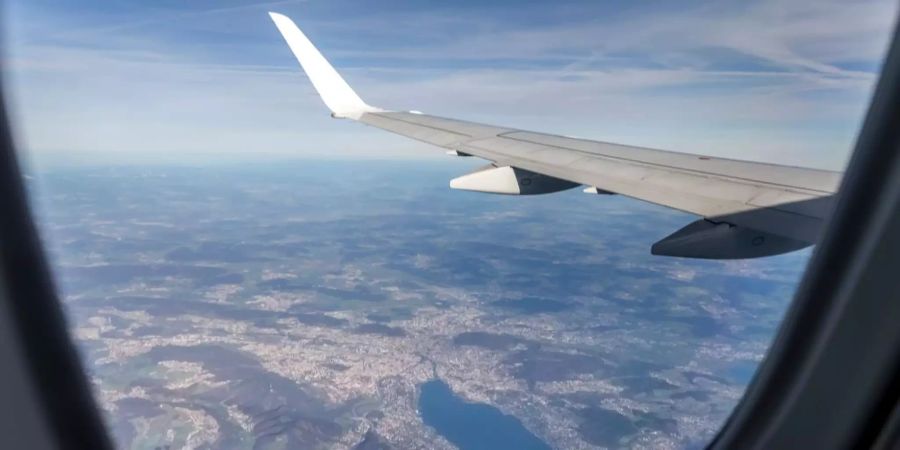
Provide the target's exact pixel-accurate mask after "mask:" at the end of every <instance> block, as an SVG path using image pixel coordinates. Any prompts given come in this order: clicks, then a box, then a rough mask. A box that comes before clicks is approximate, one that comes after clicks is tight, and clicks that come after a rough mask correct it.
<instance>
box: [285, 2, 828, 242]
mask: <svg viewBox="0 0 900 450" xmlns="http://www.w3.org/2000/svg"><path fill="white" fill-rule="evenodd" d="M269 14H270V16H271V17H272V20H273V21H274V22H275V25H276V26H277V27H278V29H279V31H280V32H281V34H282V35H283V36H284V38H285V40H286V41H287V43H288V45H289V46H290V48H291V50H292V51H293V53H294V56H296V57H297V60H298V61H299V62H300V65H301V66H302V67H303V70H304V71H305V72H306V74H307V76H308V77H309V79H310V80H311V81H312V83H313V85H314V86H315V88H316V90H317V91H318V93H319V95H320V96H321V97H322V100H323V101H324V102H325V104H326V106H328V108H329V109H331V111H332V116H333V117H336V118H347V119H352V120H356V121H359V122H362V123H364V124H367V125H371V126H374V127H377V128H381V129H384V130H387V131H390V132H393V133H396V134H399V135H402V136H406V137H409V138H412V139H416V140H419V141H422V142H426V143H429V144H433V145H436V146H438V147H443V148H445V149H448V150H449V151H448V153H451V154H454V155H458V156H476V157H479V158H483V159H486V160H488V161H491V164H489V165H488V166H485V167H482V168H480V169H478V170H476V171H475V172H473V173H470V174H467V175H463V176H461V177H459V178H456V179H454V180H452V181H451V182H450V187H451V188H454V189H464V190H470V191H479V192H489V193H498V194H510V195H530V194H543V193H550V192H557V191H560V190H564V189H570V188H574V187H577V186H580V185H585V186H588V188H587V189H585V192H591V193H596V194H621V195H625V196H628V197H632V198H636V199H639V200H644V201H647V202H651V203H655V204H658V205H662V206H667V207H670V208H674V209H678V210H681V211H685V212H689V213H693V214H696V215H698V216H701V218H700V219H698V220H697V221H695V222H692V223H690V224H688V225H687V226H685V227H684V228H682V229H680V230H678V231H676V232H674V233H673V234H671V235H669V236H667V237H665V238H663V239H662V240H660V241H659V242H657V243H655V244H654V245H653V246H652V248H651V251H652V253H653V254H656V255H667V256H680V257H691V258H706V259H737V258H754V257H760V256H769V255H776V254H780V253H785V252H789V251H793V250H797V249H800V248H803V247H807V246H809V245H812V244H814V243H815V242H816V240H817V238H818V236H819V234H820V232H821V229H822V226H823V223H824V221H825V219H826V218H827V217H828V214H829V212H830V210H831V208H832V205H833V203H834V197H835V193H836V192H837V189H838V186H839V184H840V181H841V177H842V174H841V173H839V172H832V171H826V170H817V169H808V168H801V167H791V166H782V165H776V164H765V163H759V162H750V161H740V160H733V159H724V158H716V157H711V156H703V155H695V154H687V153H677V152H670V151H664V150H655V149H649V148H642V147H633V146H628V145H620V144H613V143H608V142H598V141H591V140H586V139H576V138H571V137H565V136H557V135H553V134H544V133H536V132H531V131H524V130H518V129H514V128H506V127H498V126H493V125H485V124H480V123H473V122H466V121H462V120H456V119H448V118H443V117H437V116H431V115H427V114H422V113H419V112H417V111H407V112H403V111H388V110H384V109H381V108H377V107H374V106H370V105H368V104H366V103H365V102H364V101H363V100H362V99H361V98H360V97H359V96H358V95H356V93H355V92H354V91H353V89H352V88H350V86H349V85H348V84H347V83H346V82H345V81H344V79H343V78H341V76H340V75H339V74H338V73H337V72H336V71H335V70H334V68H333V67H332V66H331V64H329V63H328V61H327V60H326V59H325V58H324V57H323V56H322V54H321V53H319V51H318V50H317V49H316V48H315V46H313V44H312V43H311V42H310V41H309V39H308V38H307V37H306V36H305V35H304V34H303V32H302V31H300V29H299V28H297V26H296V25H295V24H294V22H293V21H291V19H289V18H287V17H285V16H283V15H281V14H277V13H269Z"/></svg>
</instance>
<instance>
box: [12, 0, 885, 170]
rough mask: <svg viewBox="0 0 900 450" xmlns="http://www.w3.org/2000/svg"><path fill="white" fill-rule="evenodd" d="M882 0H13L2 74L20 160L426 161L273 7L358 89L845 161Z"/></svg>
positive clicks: (427, 104)
mask: <svg viewBox="0 0 900 450" xmlns="http://www.w3.org/2000/svg"><path fill="white" fill-rule="evenodd" d="M896 9H897V4H896V2H894V1H891V0H861V1H849V0H815V1H793V0H763V1H758V2H745V1H709V2H707V1H696V0H688V1H679V2H672V1H663V0H660V1H641V0H637V1H629V2H623V1H608V2H601V1H553V2H533V1H498V2H482V1H470V0H464V1H452V2H451V1H440V2H426V1H405V2H399V1H393V0H383V1H346V0H308V1H295V0H286V1H271V2H249V1H238V0H224V1H210V0H191V1H186V0H180V1H178V0H160V1H154V2H141V1H138V0H118V1H106V2H103V1H97V0H83V1H79V2H71V1H67V0H11V1H8V2H7V3H6V8H5V11H4V13H3V19H4V21H5V24H4V27H3V29H4V30H5V44H6V47H5V49H4V50H3V51H4V53H3V60H2V76H3V81H4V86H5V88H6V90H7V92H8V95H7V97H8V98H7V103H8V106H9V107H10V108H11V111H12V112H13V126H14V132H15V134H16V138H17V142H18V144H19V146H20V148H23V149H24V150H25V154H26V160H27V161H28V162H29V164H32V165H35V166H39V167H44V166H46V167H50V166H60V165H61V166H65V165H79V164H106V163H111V164H123V163H125V164H160V163H171V162H186V163H189V164H195V165H196V164H200V165H202V164H213V163H220V162H232V161H237V162H242V161H270V160H271V161H278V160H282V159H292V158H316V159H332V158H337V159H340V158H367V159H429V158H442V157H446V156H445V155H444V154H443V152H442V151H441V150H440V149H437V148H432V147H429V146H427V145H425V144H422V143H418V142H415V141H411V140H408V139H405V138H402V137H398V136H393V135H390V134H389V133H386V132H383V131H380V130H377V129H374V128H369V127H365V126H363V125H361V124H355V123H350V122H348V121H346V120H335V119H332V118H330V117H329V114H328V110H327V109H326V108H325V106H324V105H323V104H322V102H321V101H320V100H319V98H318V97H317V96H316V94H315V91H314V90H313V89H312V87H311V85H310V84H309V82H308V80H307V79H306V77H305V75H303V73H302V72H301V71H300V69H299V66H298V64H297V62H296V60H295V59H294V58H293V56H292V55H291V53H290V51H289V49H288V47H287V45H286V44H285V43H284V41H283V39H282V38H281V36H280V35H279V34H278V31H277V30H276V29H275V27H274V25H273V24H272V23H271V21H270V19H269V17H268V15H267V14H266V12H267V11H276V12H280V13H283V14H285V15H288V16H289V17H291V18H293V19H294V21H295V22H296V23H297V24H298V25H299V26H300V28H301V29H303V30H304V31H305V32H306V34H307V35H308V36H309V37H310V39H311V40H312V41H313V42H314V43H315V44H316V45H317V46H318V47H319V49H320V50H321V51H322V53H323V54H324V55H325V56H326V58H329V59H330V60H331V62H332V63H333V64H334V65H335V67H336V68H337V69H338V71H340V72H341V73H342V74H343V76H344V78H346V79H347V81H348V82H349V84H350V85H351V86H353V87H354V89H355V90H356V91H357V93H358V94H359V95H360V96H361V97H362V98H363V99H364V100H365V101H366V102H367V103H369V104H372V105H376V106H379V107H382V108H386V109H394V110H410V109H414V110H419V111H423V112H426V113H429V114H435V115H440V116H447V117H454V118H459V119H466V120H474V121H479V122H485V123H491V124H496V125H502V126H509V127H515V128H521V129H527V130H533V131H543V132H548V133H554V134H563V135H569V136H577V137H584V138H589V139H597V140H604V141H612V142H619V143H623V144H631V145H641V146H648V147H653V148H662V149H667V150H675V151H685V152H693V153H704V154H710V155H714V156H723V157H731V158H738V159H748V160H757V161H769V162H776V163H783V164H791V165H801V166H811V167H820V168H826V169H834V170H841V169H842V168H843V166H844V164H845V163H846V160H847V158H848V155H849V151H850V149H851V148H852V145H853V142H854V140H855V137H856V133H857V132H858V128H859V125H860V123H861V121H862V118H863V115H864V113H865V109H866V105H867V103H868V100H869V97H870V95H871V92H872V90H873V88H874V84H875V82H876V81H877V76H878V71H879V68H880V65H881V61H882V58H883V55H884V53H885V51H886V45H887V41H888V37H889V34H890V31H891V29H892V27H893V22H894V19H895V17H896V15H897V10H896Z"/></svg>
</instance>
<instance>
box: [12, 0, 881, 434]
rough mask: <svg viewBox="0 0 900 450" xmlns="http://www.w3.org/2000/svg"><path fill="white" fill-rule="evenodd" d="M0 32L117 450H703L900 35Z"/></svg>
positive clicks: (401, 25) (245, 13) (546, 6)
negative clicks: (892, 40)
mask: <svg viewBox="0 0 900 450" xmlns="http://www.w3.org/2000/svg"><path fill="white" fill-rule="evenodd" d="M5 6H6V9H5V11H4V21H5V26H6V33H5V48H4V59H3V64H2V67H3V77H4V80H3V81H4V89H5V91H6V92H7V97H8V99H7V100H8V103H9V104H8V105H7V107H8V108H9V111H10V113H11V114H10V115H11V120H12V125H13V127H14V131H15V135H16V138H17V144H18V147H19V148H20V151H21V155H20V157H21V159H22V162H23V164H24V166H25V173H26V174H27V175H26V184H27V187H28V189H29V193H30V195H31V200H32V203H33V206H34V209H35V214H36V216H37V217H36V219H37V223H38V225H39V228H40V230H41V232H42V238H43V240H44V242H45V245H46V249H47V251H48V253H49V256H50V260H51V262H52V265H53V270H54V274H55V278H56V282H57V287H58V289H59V291H60V295H61V298H62V301H63V304H64V307H65V309H66V311H67V314H68V318H69V327H70V329H71V335H72V337H73V338H74V340H75V341H76V343H77V346H78V348H79V351H80V355H81V357H82V360H83V364H84V367H85V370H86V371H87V373H88V375H89V378H90V380H91V382H92V388H93V392H94V395H95V398H96V400H97V403H98V405H99V406H100V407H101V409H102V411H103V414H104V419H105V423H106V424H107V426H108V429H109V432H110V434H111V436H112V437H113V439H114V440H115V442H116V444H117V446H119V447H120V448H159V449H163V448H173V449H174V448H223V449H232V448H234V449H243V448H263V449H275V448H355V449H387V448H391V449H412V448H460V449H464V450H468V449H546V448H560V449H588V448H699V447H702V446H704V445H705V444H706V443H707V442H709V440H710V439H711V438H712V437H713V436H714V435H715V433H716V432H717V431H718V429H719V428H720V427H721V425H722V424H723V422H724V421H725V420H726V419H727V417H728V415H729V414H730V412H731V411H732V409H733V408H734V406H735V405H736V403H737V402H738V400H739V399H740V398H741V395H742V394H743V391H744V390H745V388H746V386H747V384H748V383H749V382H750V380H751V378H752V377H753V375H754V372H755V370H756V367H757V365H758V364H759V362H760V361H761V360H762V358H763V357H764V356H765V354H766V350H767V348H768V346H769V344H770V342H771V340H772V338H773V336H774V333H775V331H776V330H777V328H778V326H779V323H780V321H781V318H782V316H783V314H784V312H785V310H786V308H787V307H788V305H789V302H790V299H791V296H792V294H793V292H794V290H795V288H796V286H797V283H798V281H799V279H800V277H801V275H802V273H803V270H804V267H805V264H806V261H807V259H808V258H809V255H810V252H811V248H812V247H811V246H810V245H811V244H812V243H814V242H815V239H816V238H817V237H818V232H819V231H820V229H821V226H822V223H824V221H825V220H827V214H828V210H829V207H830V205H831V201H832V200H833V195H834V193H835V192H836V190H837V187H838V185H839V182H840V176H841V173H840V172H841V171H842V170H843V167H844V165H845V163H846V161H847V159H848V157H849V151H850V149H851V148H852V145H853V142H854V139H855V137H856V133H857V132H858V129H859V126H860V123H861V120H862V117H863V114H864V112H865V109H866V106H867V103H868V100H869V96H870V95H871V92H872V89H873V87H874V83H875V81H876V79H877V76H878V74H879V68H880V65H881V63H882V58H883V55H884V52H885V46H886V43H887V40H888V37H889V33H890V32H891V29H892V27H893V25H894V23H893V19H894V18H895V17H896V12H897V8H896V4H895V2H891V1H888V0H864V1H860V2H854V3H853V4H852V5H850V4H846V3H845V2H840V1H834V0H825V1H808V2H795V1H789V0H769V1H764V2H759V3H751V4H744V3H740V2H738V3H735V2H724V3H723V2H706V1H689V2H687V3H679V4H678V5H677V6H676V5H674V4H670V3H667V2H637V3H629V4H627V5H626V4H621V3H618V2H609V3H603V4H598V3H597V2H578V1H566V2H552V3H543V2H524V3H522V2H516V3H515V4H514V5H513V4H508V2H499V3H494V4H483V3H482V2H451V3H447V2H409V3H402V2H348V1H344V0H340V1H329V2H299V1H296V2H295V1H279V2H265V3H262V2H250V1H240V0H229V1H226V2H213V1H208V0H200V1H195V2H161V3H160V2H154V3H148V4H144V3H140V2H112V3H107V2H93V1H91V2H78V3H77V4H73V3H71V2H63V1H58V0H42V1H38V2H32V1H25V0H13V1H10V2H8V3H7V4H6V5H5ZM270 11H271V12H274V13H273V14H270ZM411 109H414V110H411ZM419 110H421V111H423V112H420V111H419ZM329 113H330V114H331V117H330V116H329ZM450 118H452V119H450ZM336 119H339V120H336ZM354 122H362V124H360V123H354ZM486 124H490V125H486ZM363 125H368V126H363ZM656 149H661V150H656ZM673 152H676V153H673ZM451 180H452V181H451ZM448 184H449V186H448Z"/></svg>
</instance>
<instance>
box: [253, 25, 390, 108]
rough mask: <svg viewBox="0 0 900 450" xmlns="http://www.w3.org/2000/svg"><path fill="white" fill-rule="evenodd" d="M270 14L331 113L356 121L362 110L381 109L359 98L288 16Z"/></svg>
mask: <svg viewBox="0 0 900 450" xmlns="http://www.w3.org/2000/svg"><path fill="white" fill-rule="evenodd" d="M269 16H270V17H271V18H272V21H273V22H275V26H276V27H278V31H280V32H281V35H282V36H284V40H285V41H287V43H288V46H290V47H291V51H292V52H294V56H296V57H297V61H300V66H301V67H303V71H304V72H306V75H307V76H308V77H309V79H310V81H312V84H313V86H315V88H316V91H318V92H319V96H320V97H322V101H324V102H325V105H327V106H328V108H329V109H331V112H332V114H331V115H332V116H334V117H340V118H349V119H354V120H358V119H359V118H360V116H362V115H363V113H365V112H376V111H382V110H381V109H379V108H375V107H374V106H369V105H367V104H366V102H364V101H362V99H361V98H359V96H358V95H356V92H353V89H351V88H350V85H348V84H347V82H346V81H344V79H343V78H341V76H340V75H339V74H338V73H337V71H336V70H334V67H331V64H329V63H328V61H327V60H326V59H325V57H324V56H322V54H321V53H319V50H317V49H316V47H315V46H314V45H313V44H312V42H310V41H309V39H308V38H307V37H306V35H304V34H303V32H302V31H300V28H297V25H295V24H294V21H292V20H291V19H289V18H288V17H287V16H284V15H281V14H278V13H274V12H270V13H269Z"/></svg>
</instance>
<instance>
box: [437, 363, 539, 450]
mask: <svg viewBox="0 0 900 450" xmlns="http://www.w3.org/2000/svg"><path fill="white" fill-rule="evenodd" d="M419 414H421V415H422V421H423V422H425V425H428V426H430V427H432V428H434V429H435V430H437V432H438V433H440V435H441V436H443V437H444V438H445V439H447V440H448V441H450V442H451V443H452V444H453V445H455V446H457V447H459V448H460V450H504V449H510V450H532V449H534V450H549V449H550V446H549V445H547V444H546V443H545V442H544V441H542V440H540V439H539V438H538V437H537V436H535V435H534V434H532V433H531V432H530V431H528V430H527V429H526V428H525V427H524V426H523V425H522V422H520V421H519V419H517V418H515V417H513V416H510V415H507V414H503V413H502V412H501V411H500V410H499V409H497V408H494V407H493V406H490V405H486V404H483V403H467V402H465V401H463V400H462V399H460V398H459V397H457V396H456V395H455V394H454V393H453V391H452V390H450V386H448V385H447V383H444V382H443V381H441V380H432V381H429V382H427V383H425V384H423V385H422V393H421V395H420V396H419Z"/></svg>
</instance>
